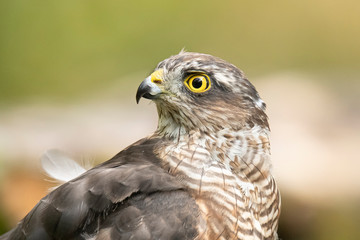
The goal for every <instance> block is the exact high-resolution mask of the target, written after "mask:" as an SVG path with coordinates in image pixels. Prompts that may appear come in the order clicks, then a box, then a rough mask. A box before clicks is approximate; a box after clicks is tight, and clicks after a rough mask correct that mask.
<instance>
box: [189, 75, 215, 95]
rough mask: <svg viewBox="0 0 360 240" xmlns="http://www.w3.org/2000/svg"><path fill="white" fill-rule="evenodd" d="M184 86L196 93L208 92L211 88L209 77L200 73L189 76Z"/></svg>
mask: <svg viewBox="0 0 360 240" xmlns="http://www.w3.org/2000/svg"><path fill="white" fill-rule="evenodd" d="M184 84H185V86H186V87H187V88H188V89H190V90H191V91H192V92H195V93H203V92H206V91H207V90H209V89H210V87H211V82H210V79H209V76H208V75H206V74H199V73H195V74H191V75H189V76H188V77H187V78H186V79H185V81H184Z"/></svg>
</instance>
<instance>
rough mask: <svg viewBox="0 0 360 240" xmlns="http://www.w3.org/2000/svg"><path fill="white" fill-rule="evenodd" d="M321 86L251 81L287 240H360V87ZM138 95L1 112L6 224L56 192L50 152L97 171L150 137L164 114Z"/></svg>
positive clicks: (297, 78) (287, 77) (299, 80)
mask: <svg viewBox="0 0 360 240" xmlns="http://www.w3.org/2000/svg"><path fill="white" fill-rule="evenodd" d="M313 78H314V77H310V76H304V75H298V74H294V73H282V74H277V75H273V76H268V77H264V78H262V79H250V80H252V82H254V84H255V86H256V87H257V89H258V91H259V92H260V95H261V96H262V98H263V99H264V100H265V102H266V103H267V105H268V111H267V112H268V115H269V118H270V125H271V130H272V142H271V145H272V159H273V164H274V174H275V176H276V179H277V181H278V183H279V185H280V189H281V192H282V196H283V209H282V217H281V223H280V224H281V225H280V237H281V238H282V239H360V230H359V228H358V225H359V223H360V202H359V200H360V177H359V173H358V169H359V167H360V161H359V160H360V158H359V154H358V151H359V150H358V148H359V143H360V110H359V103H360V100H359V99H358V96H359V95H357V93H359V91H358V90H359V89H360V88H359V85H358V83H355V85H354V86H353V87H355V88H356V89H355V90H354V89H353V91H347V90H346V88H345V89H341V88H339V89H336V88H329V87H327V82H326V81H323V82H321V81H320V82H319V81H313V80H314V79H313ZM140 81H141V79H139V80H138V83H140ZM128 88H129V87H128ZM114 89H116V88H114ZM130 89H131V91H132V92H133V93H134V94H133V96H132V97H128V98H126V99H125V98H123V99H120V98H117V96H118V95H120V94H118V95H116V94H115V93H114V91H113V92H111V93H110V94H108V93H104V94H99V96H96V97H93V98H92V99H91V100H87V101H83V102H77V103H75V104H73V105H59V104H58V105H55V104H49V103H41V104H35V105H34V104H30V105H26V106H18V107H13V108H8V109H3V110H2V111H0V132H1V135H0V166H1V168H0V169H1V170H0V178H1V182H0V212H1V214H0V218H1V217H2V218H3V220H2V221H3V224H4V225H5V226H7V227H12V226H14V225H15V224H16V222H17V221H19V220H20V219H21V218H23V217H24V215H25V214H26V213H27V212H28V211H29V210H30V209H31V208H32V207H33V206H34V205H35V203H36V202H37V201H39V199H40V198H42V197H43V196H44V195H45V194H46V193H47V189H48V188H49V187H51V186H53V184H52V183H51V182H49V181H46V180H45V179H47V177H46V176H45V175H44V173H43V172H42V171H41V169H40V161H39V157H40V156H41V154H42V153H43V152H44V151H46V150H47V149H49V148H58V149H62V150H64V151H66V152H68V153H70V154H72V155H73V157H75V158H76V159H79V160H80V161H81V160H84V159H85V160H90V161H93V162H95V163H98V162H102V161H105V160H107V159H109V158H110V157H112V156H113V155H115V154H116V153H117V152H119V151H120V150H122V149H123V148H124V147H126V146H127V145H129V144H131V143H133V142H134V141H136V140H138V139H140V138H142V137H144V136H146V135H149V134H151V132H152V131H153V130H154V129H155V128H156V121H157V113H156V109H155V107H154V105H153V104H151V105H149V103H148V101H147V100H142V101H141V103H140V104H139V105H136V104H135V92H136V84H134V85H133V86H131V88H130ZM118 92H119V93H121V92H127V91H126V90H124V89H122V90H121V89H119V91H118ZM0 221H1V219H0ZM0 223H1V222H0ZM0 225H1V224H0ZM5 230H7V229H0V233H1V232H2V231H5Z"/></svg>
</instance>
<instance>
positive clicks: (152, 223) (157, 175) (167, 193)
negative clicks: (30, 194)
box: [9, 138, 199, 239]
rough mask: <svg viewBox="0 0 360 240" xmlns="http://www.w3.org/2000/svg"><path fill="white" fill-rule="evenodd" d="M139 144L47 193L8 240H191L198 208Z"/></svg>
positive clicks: (145, 143) (146, 142)
mask: <svg viewBox="0 0 360 240" xmlns="http://www.w3.org/2000/svg"><path fill="white" fill-rule="evenodd" d="M161 141H162V140H161V139H154V138H152V139H148V138H146V139H142V140H140V141H138V142H136V143H135V144H133V145H131V146H129V147H128V148H126V149H124V150H123V151H121V152H120V153H118V154H117V155H115V156H114V157H113V158H111V159H110V160H108V161H106V162H104V163H102V164H100V165H98V166H97V167H95V168H92V169H90V170H88V171H87V172H85V173H84V174H82V175H81V176H79V177H77V178H75V179H73V180H71V181H69V182H67V183H65V184H63V185H61V186H60V187H58V188H57V189H56V190H54V191H52V192H51V193H49V194H48V195H47V196H45V197H44V198H43V199H41V200H40V202H39V203H38V204H37V205H36V206H35V207H34V208H33V209H32V211H31V212H30V213H29V214H28V215H27V216H26V217H25V218H24V219H23V220H22V221H21V222H20V223H19V224H18V226H17V228H16V229H14V230H13V231H12V233H11V234H10V237H9V239H25V238H26V239H27V238H29V239H32V238H34V239H72V238H76V239H78V238H79V239H87V238H89V239H90V238H93V237H95V236H98V235H99V237H100V239H119V238H123V237H124V238H125V239H127V238H134V239H192V238H194V237H195V236H196V232H197V230H196V222H197V221H198V216H199V213H198V208H197V205H196V203H195V200H194V199H193V198H192V197H191V196H190V194H189V193H188V192H186V190H185V189H184V186H183V185H182V184H181V183H180V182H179V181H177V180H176V178H175V177H173V176H171V175H170V174H169V173H168V172H167V171H165V170H164V169H163V168H161V162H160V159H158V158H157V157H156V155H155V154H154V148H155V146H156V145H158V144H161Z"/></svg>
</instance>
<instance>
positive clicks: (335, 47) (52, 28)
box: [0, 0, 360, 103]
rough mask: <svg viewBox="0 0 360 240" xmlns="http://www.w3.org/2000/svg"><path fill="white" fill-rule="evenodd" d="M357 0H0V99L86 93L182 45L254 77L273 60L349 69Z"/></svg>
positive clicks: (276, 64)
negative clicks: (229, 63)
mask: <svg viewBox="0 0 360 240" xmlns="http://www.w3.org/2000/svg"><path fill="white" fill-rule="evenodd" d="M359 12H360V2H359V1H356V0H345V1H333V0H330V1H328V0H313V1H294V0H290V1H279V0H274V1H238V0H233V1H221V2H220V1H205V0H201V1H190V0H185V1H159V0H153V1H146V0H139V1H116V0H105V1H89V0H86V1H85V0H81V1H68V0H66V1H41V0H33V1H24V0H11V1H10V0H5V1H1V2H0V32H1V37H0V89H1V90H0V91H1V94H0V100H1V102H2V103H7V102H10V101H23V100H26V99H28V98H29V97H30V98H33V97H38V96H46V97H51V98H57V99H59V98H60V99H67V98H68V97H69V96H76V95H83V94H87V93H88V92H89V91H94V90H96V89H97V88H98V87H101V86H102V85H106V84H107V83H108V82H111V81H115V80H116V81H117V80H118V79H119V76H123V75H126V74H129V73H132V72H136V71H143V70H144V69H147V70H148V71H150V70H151V68H149V66H153V64H154V63H155V62H158V61H159V60H161V59H163V58H165V57H167V56H169V55H170V54H175V53H177V52H178V51H180V49H182V48H183V47H185V48H186V49H188V50H191V51H199V52H207V53H211V54H214V55H217V56H220V57H223V58H225V59H227V60H229V61H230V62H233V63H235V64H236V65H238V66H240V67H241V68H242V69H245V70H246V72H247V74H248V75H251V76H254V75H256V74H262V73H264V72H271V71H277V70H279V69H305V70H319V69H320V70H326V71H329V70H330V71H333V70H334V69H335V70H344V69H345V70H354V69H358V67H359V63H360V58H359V56H360V45H359V42H360V30H359V29H360V17H359V16H360V14H359Z"/></svg>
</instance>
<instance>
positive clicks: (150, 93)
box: [136, 76, 162, 103]
mask: <svg viewBox="0 0 360 240" xmlns="http://www.w3.org/2000/svg"><path fill="white" fill-rule="evenodd" d="M160 93H162V90H161V89H160V88H159V86H158V85H157V84H156V83H154V81H152V79H151V76H149V77H147V78H146V79H145V80H144V81H143V82H142V83H141V84H140V86H139V88H138V90H137V93H136V103H139V101H140V98H142V97H143V98H147V99H154V98H156V97H157V96H158V95H159V94H160Z"/></svg>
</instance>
